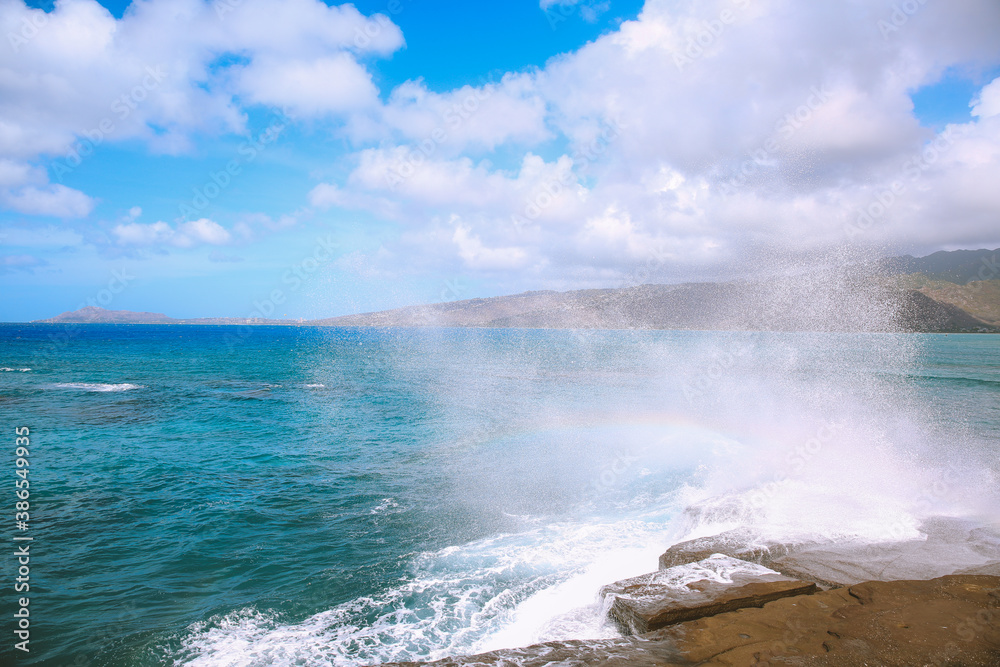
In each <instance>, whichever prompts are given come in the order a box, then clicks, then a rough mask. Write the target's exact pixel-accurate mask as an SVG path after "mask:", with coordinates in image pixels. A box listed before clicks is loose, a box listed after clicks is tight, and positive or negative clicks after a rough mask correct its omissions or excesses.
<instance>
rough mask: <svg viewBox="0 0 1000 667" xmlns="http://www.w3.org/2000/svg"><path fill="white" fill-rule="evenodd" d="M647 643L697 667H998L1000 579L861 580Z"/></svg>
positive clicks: (672, 631)
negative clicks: (657, 644)
mask: <svg viewBox="0 0 1000 667" xmlns="http://www.w3.org/2000/svg"><path fill="white" fill-rule="evenodd" d="M644 638H648V639H657V640H659V641H664V642H666V643H667V644H669V645H670V646H673V647H674V648H675V649H677V650H678V651H679V652H680V654H681V657H682V659H683V660H685V661H687V662H688V664H696V665H725V666H731V667H736V666H737V665H739V666H741V667H742V666H744V665H772V666H774V665H810V666H818V667H855V666H857V667H861V666H862V665H867V666H869V667H872V666H875V665H877V666H878V667H925V666H933V667H944V666H946V665H947V666H950V667H959V666H961V667H997V665H1000V577H989V576H967V575H952V576H946V577H940V578H938V579H933V580H929V581H888V582H886V581H872V582H865V583H861V584H857V585H854V586H850V587H846V588H838V589H836V590H831V591H822V592H819V593H816V594H815V595H806V596H802V597H795V598H785V599H783V600H777V601H775V602H771V603H770V604H767V605H765V606H764V607H763V608H761V609H743V610H741V611H737V612H734V613H732V614H722V615H719V616H713V617H711V618H703V619H700V620H697V621H692V622H690V623H684V624H682V625H676V626H672V627H669V628H664V629H663V630H659V631H657V632H654V633H651V634H648V635H645V636H644Z"/></svg>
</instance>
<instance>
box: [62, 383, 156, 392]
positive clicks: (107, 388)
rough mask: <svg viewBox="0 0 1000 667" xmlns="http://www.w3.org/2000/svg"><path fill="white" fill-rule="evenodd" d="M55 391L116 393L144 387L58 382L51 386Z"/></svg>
mask: <svg viewBox="0 0 1000 667" xmlns="http://www.w3.org/2000/svg"><path fill="white" fill-rule="evenodd" d="M53 387H55V388H56V389H76V390H78V391H89V392H117V391H131V390H133V389H145V388H146V386H145V385H141V384H131V383H128V382H124V383H121V384H105V383H102V382H60V383H59V384H56V385H53Z"/></svg>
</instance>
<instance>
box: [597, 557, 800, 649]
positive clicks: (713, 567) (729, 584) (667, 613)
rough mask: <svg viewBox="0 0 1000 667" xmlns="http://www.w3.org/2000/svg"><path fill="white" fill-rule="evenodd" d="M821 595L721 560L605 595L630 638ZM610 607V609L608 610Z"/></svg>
mask: <svg viewBox="0 0 1000 667" xmlns="http://www.w3.org/2000/svg"><path fill="white" fill-rule="evenodd" d="M815 591H816V585H815V584H814V583H812V582H804V581H799V580H797V579H791V578H789V577H785V576H782V575H780V574H778V573H777V572H773V571H771V570H768V569H767V568H764V567H761V566H759V565H754V564H752V563H747V562H744V561H740V560H737V559H734V558H730V557H728V556H723V555H721V554H715V555H713V556H711V557H709V558H706V559H704V560H701V561H698V562H697V563H691V564H688V565H681V566H678V567H673V568H670V569H667V570H660V571H658V572H653V573H651V574H645V575H642V576H640V577H634V578H632V579H626V580H624V581H619V582H616V583H614V584H611V585H609V586H605V587H604V588H602V589H601V596H602V597H604V598H605V604H606V605H607V606H608V615H609V616H610V617H611V619H612V620H614V621H615V624H616V625H617V626H618V628H619V629H620V630H621V632H622V633H623V634H625V635H633V634H635V635H638V634H644V633H646V632H651V631H653V630H658V629H660V628H663V627H666V626H668V625H673V624H675V623H680V622H683V621H691V620H694V619H698V618H703V617H705V616H714V615H715V614H721V613H725V612H729V611H735V610H737V609H743V608H746V607H761V606H763V605H764V604H765V603H767V602H771V601H773V600H778V599H780V598H783V597H788V596H790V595H805V594H809V593H813V592H815ZM608 603H610V604H608Z"/></svg>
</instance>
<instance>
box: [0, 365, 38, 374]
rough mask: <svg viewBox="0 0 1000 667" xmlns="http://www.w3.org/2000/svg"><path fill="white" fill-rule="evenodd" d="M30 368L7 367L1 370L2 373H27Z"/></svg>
mask: <svg viewBox="0 0 1000 667" xmlns="http://www.w3.org/2000/svg"><path fill="white" fill-rule="evenodd" d="M30 370H31V369H30V368H7V367H6V366H5V367H3V368H0V373H27V372H28V371H30Z"/></svg>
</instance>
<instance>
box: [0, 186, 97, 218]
mask: <svg viewBox="0 0 1000 667" xmlns="http://www.w3.org/2000/svg"><path fill="white" fill-rule="evenodd" d="M0 203H2V204H3V205H4V206H5V207H7V208H9V209H12V210H14V211H18V212H20V213H27V214H28V215H46V216H54V217H57V218H80V217H83V216H86V215H88V214H89V213H90V212H91V211H92V210H93V208H94V203H95V202H94V200H93V199H91V198H90V197H88V196H87V195H85V194H83V193H82V192H80V191H79V190H74V189H72V188H67V187H66V186H65V185H58V184H56V185H46V186H44V187H41V188H37V187H34V186H28V187H24V188H20V189H14V190H7V191H6V192H3V191H0Z"/></svg>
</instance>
